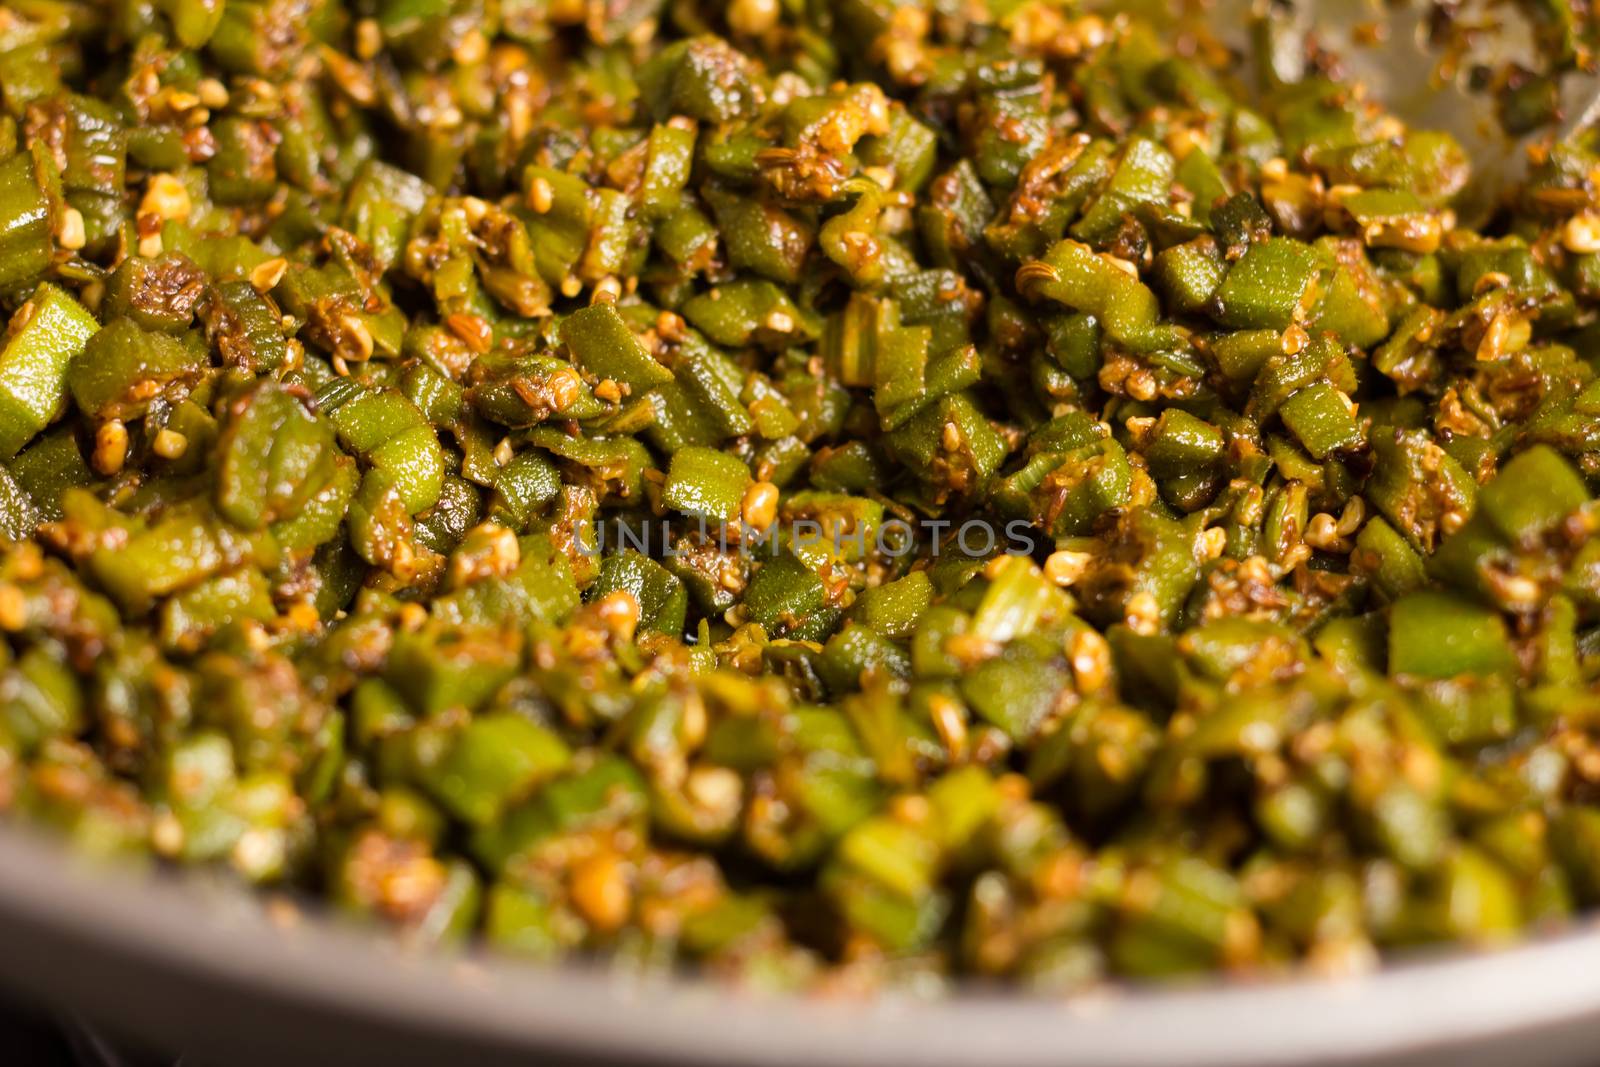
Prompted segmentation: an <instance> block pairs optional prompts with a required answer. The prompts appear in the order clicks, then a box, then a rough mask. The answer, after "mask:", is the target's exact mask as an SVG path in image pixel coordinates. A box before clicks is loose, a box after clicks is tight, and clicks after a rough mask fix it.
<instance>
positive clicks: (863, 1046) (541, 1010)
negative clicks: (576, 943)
mask: <svg viewBox="0 0 1600 1067" xmlns="http://www.w3.org/2000/svg"><path fill="white" fill-rule="evenodd" d="M258 901H259V896H258V895H257V894H252V893H250V892H248V891H246V890H244V889H243V888H242V887H239V886H237V885H236V884H233V883H227V884H226V885H224V884H223V883H222V882H221V881H220V880H219V879H207V878H203V877H195V876H193V875H190V874H184V873H176V872H168V871H156V870H125V869H121V868H120V867H119V868H115V869H108V868H107V866H106V865H105V864H103V863H95V862H91V861H86V860H85V859H83V858H82V857H81V856H76V855H74V854H72V853H70V852H69V851H68V850H67V849H65V848H63V847H62V846H61V845H60V844H59V843H58V842H56V841H54V840H46V839H44V838H42V837H41V836H40V835H39V834H37V833H36V832H34V831H32V830H29V829H26V828H19V827H15V826H4V827H0V923H3V924H10V925H12V926H13V928H15V927H16V925H17V924H23V925H25V926H26V927H27V928H28V929H29V930H30V931H32V933H33V934H34V935H35V936H39V937H43V939H44V940H45V941H47V942H48V941H51V940H52V939H56V940H63V939H64V940H63V943H65V942H66V941H70V943H71V944H73V945H76V946H78V948H77V949H76V950H74V949H72V948H66V949H64V950H63V951H67V952H69V953H71V952H73V951H77V952H79V953H80V954H84V955H92V953H93V951H94V950H96V949H103V950H106V951H119V952H122V953H125V954H132V955H133V956H134V957H136V958H138V959H141V960H144V961H147V962H148V963H149V964H150V965H151V967H152V968H166V969H169V970H172V971H175V972H176V973H184V974H188V975H190V976H191V977H196V978H200V979H203V980H204V981H205V982H206V983H207V984H208V985H210V986H212V987H214V988H216V989H217V990H219V991H221V992H224V993H227V994H231V995H235V996H239V997H250V996H267V997H275V998H278V1000H279V1001H281V1002H283V1003H285V1004H287V1005H288V1006H289V1008H290V1009H291V1010H293V1009H294V1008H295V1007H297V1006H298V1007H302V1008H304V1009H305V1010H318V1011H323V1012H329V1011H331V1012H335V1013H338V1014H339V1015H342V1016H344V1017H347V1018H350V1019H353V1020H359V1021H361V1022H362V1023H364V1024H366V1025H369V1026H372V1025H377V1026H382V1025H385V1024H386V1023H390V1024H394V1025H396V1026H398V1027H402V1028H409V1029H412V1030H415V1031H416V1032H418V1033H424V1034H427V1035H430V1036H431V1037H433V1038H436V1039H446V1040H450V1039H459V1040H460V1041H461V1042H463V1043H464V1044H465V1045H477V1046H485V1047H488V1046H492V1047H495V1048H499V1049H501V1050H512V1051H516V1050H523V1051H528V1052H533V1051H543V1052H547V1053H549V1052H566V1053H569V1054H572V1055H584V1056H602V1057H616V1058H635V1059H645V1060H650V1061H653V1062H663V1063H699V1064H716V1063H728V1064H733V1063H762V1064H777V1063H791V1062H792V1063H800V1062H812V1063H815V1062H841V1063H859V1064H913V1063H915V1064H921V1065H928V1067H933V1065H938V1064H970V1063H974V1062H983V1063H985V1064H1002V1063H1004V1064H1017V1065H1026V1064H1044V1063H1050V1064H1055V1065H1057V1067H1070V1065H1075V1064H1113V1063H1114V1064H1120V1065H1126V1067H1137V1065H1146V1064H1149V1065H1154V1064H1158V1063H1171V1062H1174V1061H1176V1060H1179V1059H1181V1061H1182V1062H1185V1063H1189V1064H1195V1065H1209V1064H1217V1065H1222V1064H1229V1065H1233V1067H1249V1065H1257V1064H1259V1065H1266V1064H1271V1063H1287V1062H1295V1063H1336V1062H1337V1063H1348V1062H1371V1061H1375V1060H1378V1059H1384V1058H1395V1057H1400V1056H1408V1055H1418V1054H1422V1053H1426V1052H1429V1051H1432V1052H1435V1053H1443V1052H1447V1051H1450V1050H1452V1049H1454V1050H1465V1049H1470V1048H1472V1047H1473V1046H1475V1045H1477V1044H1479V1043H1480V1042H1483V1041H1486V1040H1488V1039H1491V1038H1500V1039H1507V1038H1516V1037H1517V1035H1533V1034H1535V1033H1537V1032H1539V1031H1541V1030H1545V1029H1550V1028H1557V1027H1561V1026H1569V1027H1570V1026H1573V1025H1585V1024H1588V1023H1593V1024H1595V1025H1596V1026H1597V1027H1600V967H1597V966H1595V962H1596V961H1597V960H1600V926H1596V924H1595V923H1593V922H1580V923H1579V924H1577V925H1576V926H1575V927H1574V928H1572V929H1569V930H1567V931H1564V932H1561V933H1557V934H1552V935H1547V936H1544V937H1539V938H1535V939H1533V940H1530V941H1525V942H1522V943H1520V944H1517V945H1514V946H1510V947H1505V948H1501V949H1496V950H1494V951H1491V952H1474V951H1465V952H1463V951H1459V950H1456V951H1446V952H1437V953H1428V954H1426V955H1419V956H1416V957H1413V958H1409V959H1403V960H1401V961H1399V962H1395V963H1391V964H1387V965H1385V966H1384V967H1381V968H1379V969H1378V970H1377V971H1375V972H1372V973H1370V974H1366V975H1362V976H1358V977H1355V978H1351V979H1331V980H1330V979H1326V978H1316V977H1311V976H1304V975H1293V976H1285V977H1281V978H1278V977H1275V978H1271V979H1266V980H1262V981H1258V982H1251V983H1244V982H1210V983H1203V984H1197V985H1195V986H1192V987H1183V988H1177V989H1159V990H1157V989H1148V988H1145V989H1134V990H1128V991H1119V992H1115V993H1112V994H1110V995H1104V996H1102V995H1093V996H1086V997H1079V998H1077V999H1073V1000H1064V999H1062V998H1050V997H1044V996H1038V995H1030V994H1025V993H1016V992H1007V993H1004V994H999V993H995V992H989V991H980V990H956V991H953V992H952V993H950V994H949V995H947V996H940V997H936V998H911V997H904V996H884V997H880V998H877V999H874V1000H872V1001H870V1002H867V1003H844V1002H839V1001H818V1000H816V999H813V998H801V997H794V996H781V995H750V994H741V993H737V992H734V991H730V990H728V989H727V988H726V987H724V986H720V985H716V984H714V983H712V982H710V981H707V980H703V979H696V978H693V977H670V978H650V979H645V978H641V977H639V976H637V975H633V976H627V975H623V974H620V973H619V972H618V971H617V969H616V968H604V967H599V966H593V965H589V966H585V965H572V964H562V965H535V964H530V963H526V962H523V961H518V960H514V959H511V958H508V957H504V956H497V955H492V954H481V953H474V954H471V955H470V956H465V955H461V954H455V955H451V954H445V953H439V952H418V951H411V950H407V949H405V948H404V947H403V946H401V945H399V944H398V943H397V942H396V941H395V940H394V939H393V938H386V937H383V936H381V935H377V934H375V933H374V931H372V930H370V929H366V930H363V929H359V928H353V927H352V926H350V925H348V924H344V923H340V922H338V921H336V920H334V919H333V918H331V917H329V916H325V915H317V914H307V915H303V916H302V917H300V918H298V919H297V920H296V921H295V922H294V923H293V924H291V925H290V926H289V927H288V928H287V929H286V928H284V926H283V925H282V924H281V923H278V924H275V923H274V922H273V921H272V920H271V919H269V917H268V913H269V911H270V909H265V908H263V907H261V906H260V904H259V903H258ZM23 962H24V961H22V960H20V959H18V958H16V957H15V956H14V955H13V954H9V953H0V972H8V971H14V970H18V969H20V968H21V967H22V966H23ZM35 962H37V961H35ZM58 962H65V963H71V962H72V961H58ZM76 962H77V964H78V966H79V967H80V969H87V968H92V967H93V959H92V958H88V959H82V960H78V961H76ZM0 977H5V978H7V979H9V980H11V981H12V982H13V983H24V984H25V983H26V982H27V980H28V977H27V976H26V975H22V974H17V973H0ZM145 1036H148V1037H154V1036H156V1035H145Z"/></svg>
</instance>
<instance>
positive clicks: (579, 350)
mask: <svg viewBox="0 0 1600 1067" xmlns="http://www.w3.org/2000/svg"><path fill="white" fill-rule="evenodd" d="M1537 7H1538V11H1539V13H1540V17H1541V19H1542V21H1541V23H1540V25H1541V26H1542V27H1543V31H1544V32H1546V33H1547V34H1548V35H1549V37H1550V41H1551V45H1550V47H1551V48H1552V49H1554V50H1556V51H1557V52H1558V53H1560V54H1562V55H1571V56H1577V55H1580V54H1581V53H1584V52H1585V46H1584V45H1583V43H1582V42H1583V34H1584V31H1585V27H1584V26H1582V25H1580V24H1578V23H1576V22H1573V21H1572V16H1571V13H1570V11H1568V8H1567V5H1564V4H1541V5H1537ZM1563 49H1564V50H1565V51H1562V50H1563ZM1239 60H1240V57H1239V55H1238V54H1237V53H1236V52H1232V51H1230V50H1228V49H1227V48H1224V47H1222V46H1221V45H1220V44H1219V43H1218V42H1217V40H1216V39H1215V38H1213V37H1212V36H1210V35H1209V34H1207V33H1206V32H1205V31H1204V30H1203V29H1200V28H1194V27H1187V26H1186V27H1180V28H1177V29H1174V28H1172V27H1170V26H1167V27H1163V28H1160V29H1157V28H1154V27H1152V26H1151V25H1149V24H1147V23H1145V22H1142V21H1140V20H1138V19H1136V18H1131V17H1126V16H1107V15H1098V14H1093V13H1088V12H1085V11H1083V10H1080V9H1079V8H1077V7H1076V6H1074V5H1073V4H1072V3H1070V2H1057V0H1021V2H1018V0H970V2H966V3H955V2H948V0H939V2H935V3H925V2H920V0H912V2H894V0H732V2H731V3H729V4H727V5H726V6H725V7H724V6H722V5H714V4H701V3H695V2H691V0H670V2H665V3H664V2H663V0H581V2H580V0H498V2H496V0H344V2H341V0H8V2H7V3H6V4H5V6H4V7H3V8H0V105H3V115H0V305H3V311H4V314H5V317H6V319H7V320H8V321H9V325H8V326H7V328H6V330H5V333H4V337H3V340H0V543H3V544H4V547H3V548H0V634H3V640H0V808H3V809H4V810H6V811H7V812H9V813H10V815H11V817H12V818H13V819H15V820H16V821H19V822H22V823H27V824H46V825H49V826H51V827H54V828H56V829H57V830H58V831H59V832H60V833H62V834H64V835H67V836H68V837H70V838H71V839H72V840H73V841H74V842H75V843H76V844H77V845H78V846H79V847H81V848H86V849H89V850H92V851H94V852H97V853H101V854H117V855H126V856H132V857H150V858H152V860H153V861H156V862H161V863H171V864H190V865H210V866H212V867H218V868H224V869H231V871H233V872H235V873H236V875H237V877H238V878H240V879H243V880H245V881H248V882H250V883H254V884H258V885H261V886H264V887H274V891H275V892H280V893H283V894H286V895H289V896H291V897H295V898H315V897H322V898H326V899H327V900H329V901H331V902H332V904H333V906H334V907H335V908H336V909H339V910H342V911H346V912H350V913H354V914H358V915H366V916H373V917H375V918H376V919H378V920H381V921H383V922H384V923H387V924H391V925H393V926H394V927H397V928H399V929H401V930H403V931H404V932H405V934H406V936H408V937H410V938H411V939H414V940H415V941H417V942H420V943H423V944H436V943H441V942H457V943H460V942H465V943H469V944H470V943H485V944H488V945H490V946H493V947H496V948H499V949H503V950H505V951H509V952H513V953H520V954H523V955H527V956H532V957H536V958H542V959H555V958H564V957H571V956H579V955H587V954H598V955H601V956H604V957H607V958H611V959H614V960H618V961H621V962H623V963H625V964H627V965H630V966H650V967H672V966H686V967H690V968H693V969H696V970H698V971H700V972H702V973H708V974H712V975H716V976H719V977H720V978H722V979H725V980H727V981H732V982H738V983H744V984H749V985H754V986H760V987H768V988H780V989H815V988H827V989H846V990H870V989H873V988H876V987H880V986H908V985H909V986H916V987H918V988H928V987H929V985H930V984H931V985H932V986H933V987H934V988H938V987H939V986H940V985H943V984H945V983H948V982H953V981H955V980H959V979H970V978H980V977H992V978H996V979H1002V980H1005V981H1007V982H1010V983H1013V984H1016V985H1020V986H1027V987H1033V988H1041V989H1046V990H1068V991H1070V990H1074V989H1080V988H1084V987H1087V986H1093V985H1095V984H1096V983H1100V982H1103V981H1107V980H1116V979H1120V978H1153V977H1164V976H1170V975H1177V974H1186V973H1194V972H1207V971H1213V970H1226V971H1233V972H1262V971H1272V970H1282V969H1287V968H1291V967H1295V966H1301V965H1310V966H1312V967H1315V968H1319V969H1323V970H1328V971H1348V970H1351V969H1359V968H1363V967H1367V966H1370V965H1372V964H1373V963H1375V962H1376V961H1377V960H1378V959H1379V958H1380V956H1381V955H1382V954H1383V953H1386V952H1388V951H1390V950H1393V949H1401V948H1404V947H1406V946H1412V945H1417V944H1421V943H1428V942H1444V941H1458V942H1467V943H1485V942H1496V941H1500V940H1504V939H1506V938H1509V937H1512V936H1517V935H1520V934H1522V933H1523V932H1526V931H1532V930H1538V929H1547V928H1552V927H1556V926H1559V925H1560V924H1561V923H1563V922H1565V921H1567V920H1568V919H1569V918H1570V917H1572V916H1574V915H1576V914H1579V913H1580V912H1581V911H1582V910H1583V909H1584V908H1586V907H1589V906H1595V905H1600V688H1597V685H1596V679H1597V677H1600V537H1597V536H1596V534H1597V531H1600V503H1597V502H1596V499H1595V487H1596V486H1600V377H1597V373H1596V372H1597V369H1600V155H1597V154H1596V152H1595V148H1596V144H1595V142H1594V140H1593V138H1592V137H1590V136H1588V135H1580V136H1578V137H1576V138H1574V139H1572V140H1570V141H1565V142H1555V141H1551V142H1548V143H1544V144H1542V145H1540V146H1539V147H1538V148H1537V149H1536V150H1535V151H1534V152H1533V158H1532V160H1531V162H1530V165H1529V169H1528V176H1527V179H1526V181H1525V182H1524V183H1523V184H1522V185H1520V186H1519V187H1517V188H1514V189H1507V190H1503V191H1502V196H1501V198H1500V200H1499V202H1498V206H1497V208H1496V210H1495V212H1494V213H1493V215H1492V217H1491V218H1490V219H1489V220H1488V221H1487V222H1486V223H1485V224H1484V225H1483V227H1482V228H1481V229H1480V230H1473V229H1469V228H1468V227H1467V226H1466V225H1465V223H1464V222H1463V221H1461V220H1460V219H1458V217H1457V214H1456V212H1455V211H1454V209H1453V198H1454V197H1455V196H1456V195H1457V194H1458V193H1459V192H1460V190H1462V189H1463V188H1464V186H1465V184H1466V182H1467V180H1468V177H1469V174H1470V172H1471V165H1472V162H1473V161H1472V160H1469V159H1468V158H1466V155H1465V153H1464V152H1463V150H1462V149H1461V148H1460V147H1459V145H1458V144H1457V143H1456V141H1454V140H1453V139H1452V138H1451V137H1450V136H1449V135H1447V134H1443V133H1435V132H1429V131H1427V130H1417V129H1408V128H1407V127H1406V126H1405V125H1403V124H1402V123H1401V122H1400V121H1399V120H1398V119H1396V118H1395V117H1394V116H1393V115H1391V114H1390V113H1388V112H1386V111H1385V110H1384V108H1383V106H1382V103H1381V101H1378V100H1375V99H1373V98H1371V96H1370V94H1367V93H1365V92H1363V91H1362V88H1361V87H1360V86H1358V85H1351V84H1348V83H1345V82H1343V81H1341V80H1340V79H1339V78H1338V77H1337V76H1336V73H1337V72H1336V68H1335V65H1334V64H1333V61H1332V60H1331V59H1329V60H1327V61H1326V62H1325V63H1321V65H1320V66H1319V64H1318V63H1317V62H1314V63H1313V64H1312V69H1311V71H1310V72H1309V73H1308V74H1307V76H1306V77H1304V78H1302V79H1299V80H1297V81H1295V82H1293V83H1274V82H1273V81H1272V79H1271V76H1270V74H1268V75H1263V78H1264V79H1265V84H1261V83H1255V84H1247V80H1246V79H1245V78H1243V77H1242V76H1241V71H1242V69H1243V68H1242V66H1241V63H1240V61H1239ZM1513 80H1514V79H1513ZM1527 84H1528V85H1534V87H1535V88H1534V89H1531V90H1528V89H1527V88H1526V86H1525V85H1520V84H1519V85H1511V84H1509V83H1508V84H1507V85H1505V86H1502V88H1503V89H1505V91H1506V92H1507V93H1510V94H1513V96H1512V97H1511V99H1512V100H1513V102H1516V101H1517V100H1521V99H1522V98H1521V97H1516V96H1515V95H1514V94H1515V93H1516V92H1518V91H1523V90H1526V91H1525V92H1524V96H1530V95H1531V96H1538V94H1539V93H1540V92H1542V91H1543V90H1542V89H1540V88H1539V86H1540V85H1543V84H1544V83H1542V82H1537V80H1535V81H1531V82H1528V83H1527ZM1523 103H1526V101H1525V100H1524V101H1523ZM1523 110H1526V108H1524V109H1523Z"/></svg>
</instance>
